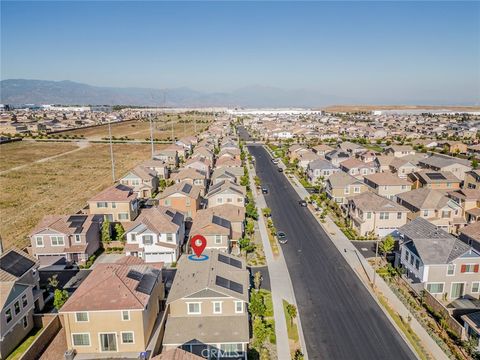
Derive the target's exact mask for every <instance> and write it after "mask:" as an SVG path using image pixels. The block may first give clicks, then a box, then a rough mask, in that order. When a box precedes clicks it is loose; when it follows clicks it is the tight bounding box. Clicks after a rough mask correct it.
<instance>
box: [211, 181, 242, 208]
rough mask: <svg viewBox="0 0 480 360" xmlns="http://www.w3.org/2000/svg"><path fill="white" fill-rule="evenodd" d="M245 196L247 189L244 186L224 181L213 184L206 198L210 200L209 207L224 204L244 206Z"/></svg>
mask: <svg viewBox="0 0 480 360" xmlns="http://www.w3.org/2000/svg"><path fill="white" fill-rule="evenodd" d="M245 196H246V189H245V187H244V186H240V185H237V184H235V183H232V182H230V181H222V182H219V183H217V184H215V185H213V186H211V187H210V189H209V190H208V193H207V196H206V197H205V198H206V199H207V200H208V207H209V208H211V207H214V206H218V205H223V204H232V205H235V206H241V207H244V206H245Z"/></svg>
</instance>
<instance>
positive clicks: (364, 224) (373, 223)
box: [348, 191, 408, 237]
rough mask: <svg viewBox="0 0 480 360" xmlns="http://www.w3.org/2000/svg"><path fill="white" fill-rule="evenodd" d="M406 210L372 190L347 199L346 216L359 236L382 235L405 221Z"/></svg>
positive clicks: (392, 231)
mask: <svg viewBox="0 0 480 360" xmlns="http://www.w3.org/2000/svg"><path fill="white" fill-rule="evenodd" d="M407 213H408V210H407V209H406V208H404V207H403V206H401V205H399V204H397V203H395V202H393V201H392V200H389V199H387V198H385V197H383V196H379V195H377V194H375V193H373V192H370V191H368V192H364V193H363V194H360V195H357V196H354V197H352V198H350V199H349V200H348V218H349V219H350V220H351V221H352V228H353V229H354V230H355V231H357V233H358V234H359V235H360V236H366V235H368V234H372V235H375V236H378V237H384V236H387V235H388V234H391V233H394V232H395V231H396V230H397V229H398V228H399V227H400V226H402V225H404V224H405V223H406V222H407Z"/></svg>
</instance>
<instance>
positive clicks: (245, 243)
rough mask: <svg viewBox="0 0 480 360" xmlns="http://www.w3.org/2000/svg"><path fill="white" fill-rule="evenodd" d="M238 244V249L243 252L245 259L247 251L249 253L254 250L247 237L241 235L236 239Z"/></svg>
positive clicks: (253, 245)
mask: <svg viewBox="0 0 480 360" xmlns="http://www.w3.org/2000/svg"><path fill="white" fill-rule="evenodd" d="M238 245H239V246H240V250H241V251H243V252H244V253H245V259H247V256H248V253H251V252H253V251H254V250H255V244H252V242H251V240H250V239H249V238H246V237H243V238H241V239H240V240H238Z"/></svg>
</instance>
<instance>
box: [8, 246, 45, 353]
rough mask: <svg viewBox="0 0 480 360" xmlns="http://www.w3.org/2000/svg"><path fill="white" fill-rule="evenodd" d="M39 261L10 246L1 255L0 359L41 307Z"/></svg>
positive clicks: (17, 341) (29, 326) (20, 338)
mask: <svg viewBox="0 0 480 360" xmlns="http://www.w3.org/2000/svg"><path fill="white" fill-rule="evenodd" d="M38 267H39V264H38V260H37V259H35V258H33V257H32V256H30V255H28V254H27V253H25V252H23V251H21V250H19V249H16V248H12V249H10V250H7V251H6V252H4V253H3V254H1V256H0V305H1V306H0V307H1V313H0V339H1V341H0V358H1V359H6V358H7V357H8V355H9V354H10V353H11V352H12V351H13V350H14V349H15V348H16V347H17V346H18V345H19V344H20V343H21V342H22V341H23V339H24V338H25V337H26V336H27V335H28V334H29V332H30V331H31V330H32V328H33V313H34V312H37V311H40V310H42V309H43V306H44V303H43V292H42V290H40V285H39V282H40V276H39V273H38Z"/></svg>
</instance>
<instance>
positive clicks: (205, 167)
mask: <svg viewBox="0 0 480 360" xmlns="http://www.w3.org/2000/svg"><path fill="white" fill-rule="evenodd" d="M185 167H186V168H192V169H197V170H199V171H202V172H204V173H205V174H207V178H208V179H210V171H211V169H212V163H211V162H210V160H208V159H205V158H193V159H190V160H188V161H187V162H186V163H185Z"/></svg>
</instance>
